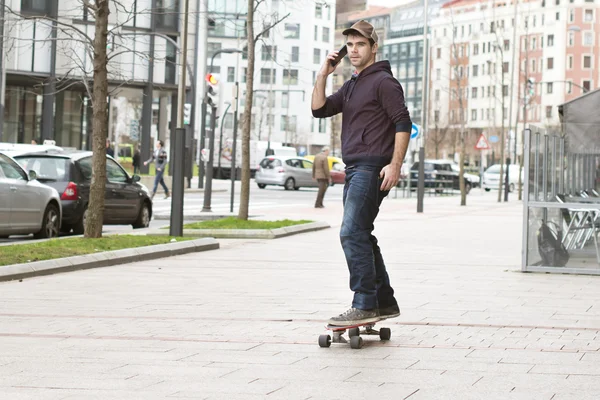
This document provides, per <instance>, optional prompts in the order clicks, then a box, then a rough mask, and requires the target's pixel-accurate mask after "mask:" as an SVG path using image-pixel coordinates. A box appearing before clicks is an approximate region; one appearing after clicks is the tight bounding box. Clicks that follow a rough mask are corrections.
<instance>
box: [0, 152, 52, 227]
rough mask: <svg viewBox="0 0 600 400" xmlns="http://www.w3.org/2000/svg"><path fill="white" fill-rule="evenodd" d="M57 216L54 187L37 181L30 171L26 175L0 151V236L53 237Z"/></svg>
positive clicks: (33, 173)
mask: <svg viewBox="0 0 600 400" xmlns="http://www.w3.org/2000/svg"><path fill="white" fill-rule="evenodd" d="M61 215H62V208H61V205H60V197H59V195H58V192H57V191H56V189H53V188H51V187H49V186H46V185H44V184H42V183H40V182H38V181H37V180H36V173H35V172H33V171H32V172H30V175H29V176H28V175H27V173H25V171H24V170H23V168H21V166H20V165H19V164H18V163H17V162H16V161H15V160H13V159H12V158H10V157H9V156H7V155H6V154H3V153H0V237H1V238H7V237H8V236H10V235H26V234H30V233H33V235H34V236H35V237H36V238H38V239H45V238H51V237H57V236H58V233H59V232H60V221H61Z"/></svg>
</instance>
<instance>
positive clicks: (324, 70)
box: [319, 51, 341, 77]
mask: <svg viewBox="0 0 600 400" xmlns="http://www.w3.org/2000/svg"><path fill="white" fill-rule="evenodd" d="M337 55H338V52H337V51H332V52H331V53H329V54H328V55H327V59H326V60H325V62H324V63H323V65H322V66H321V70H320V71H319V75H322V76H324V77H327V76H329V75H331V74H332V73H333V71H335V69H336V68H337V66H338V65H340V64H341V62H339V63H337V64H336V66H335V67H334V66H332V65H331V61H332V60H335V58H336V57H337Z"/></svg>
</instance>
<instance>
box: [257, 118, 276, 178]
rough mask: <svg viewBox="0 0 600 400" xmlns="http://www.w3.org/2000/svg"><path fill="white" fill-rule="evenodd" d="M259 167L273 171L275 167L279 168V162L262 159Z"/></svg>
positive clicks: (273, 159)
mask: <svg viewBox="0 0 600 400" xmlns="http://www.w3.org/2000/svg"><path fill="white" fill-rule="evenodd" d="M253 119H254V118H253ZM260 167H261V168H264V169H275V168H276V167H281V161H279V160H278V159H276V158H264V159H263V160H262V161H261V162H260Z"/></svg>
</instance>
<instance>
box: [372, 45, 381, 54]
mask: <svg viewBox="0 0 600 400" xmlns="http://www.w3.org/2000/svg"><path fill="white" fill-rule="evenodd" d="M378 48H379V45H378V44H377V43H375V44H374V45H373V47H371V53H373V54H377V49H378Z"/></svg>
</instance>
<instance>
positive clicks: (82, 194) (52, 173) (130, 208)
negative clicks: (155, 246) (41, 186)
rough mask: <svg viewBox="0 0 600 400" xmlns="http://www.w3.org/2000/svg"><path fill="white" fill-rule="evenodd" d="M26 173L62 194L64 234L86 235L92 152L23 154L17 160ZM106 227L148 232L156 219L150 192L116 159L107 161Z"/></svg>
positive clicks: (137, 177) (16, 156)
mask: <svg viewBox="0 0 600 400" xmlns="http://www.w3.org/2000/svg"><path fill="white" fill-rule="evenodd" d="M14 158H15V159H16V160H17V161H18V162H19V163H20V164H21V165H22V166H23V167H24V168H25V169H26V170H33V171H35V172H36V173H37V178H38V180H39V181H41V182H43V183H45V184H46V185H49V186H52V187H53V188H55V189H56V190H57V191H58V193H59V194H60V201H61V203H62V209H63V217H62V228H61V231H62V232H63V233H68V232H70V231H71V230H73V232H74V233H75V234H78V235H80V234H82V233H83V231H84V226H85V218H86V216H87V208H88V203H89V199H90V186H91V182H92V152H91V151H83V152H72V153H68V152H57V153H35V152H29V153H22V154H18V155H15V157H14ZM106 177H107V180H106V192H105V197H104V201H105V203H104V224H105V225H129V224H131V225H132V226H133V227H134V228H146V227H148V225H149V224H150V219H151V218H152V200H151V198H150V191H149V190H148V188H146V187H145V186H144V185H142V184H140V183H139V180H140V177H139V176H137V175H134V176H133V177H132V176H129V174H128V173H127V172H126V171H125V170H124V169H123V167H121V165H120V164H119V163H118V162H116V161H115V160H114V159H113V158H112V157H110V156H107V157H106Z"/></svg>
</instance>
